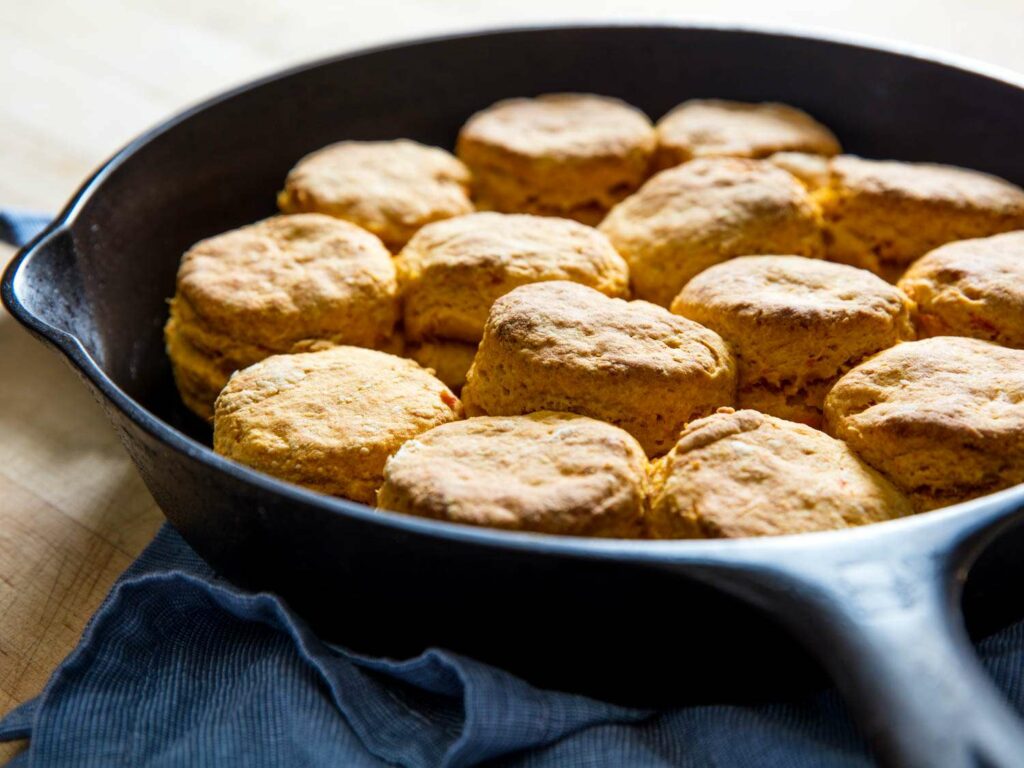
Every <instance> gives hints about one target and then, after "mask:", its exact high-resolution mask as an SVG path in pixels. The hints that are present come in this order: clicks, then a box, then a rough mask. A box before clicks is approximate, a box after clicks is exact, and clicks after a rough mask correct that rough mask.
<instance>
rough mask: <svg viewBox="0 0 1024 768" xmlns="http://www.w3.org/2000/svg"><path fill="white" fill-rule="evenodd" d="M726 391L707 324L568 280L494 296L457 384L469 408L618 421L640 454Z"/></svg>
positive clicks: (728, 384) (720, 355)
mask: <svg viewBox="0 0 1024 768" xmlns="http://www.w3.org/2000/svg"><path fill="white" fill-rule="evenodd" d="M735 393H736V369H735V364H734V362H733V358H732V354H731V353H730V352H729V348H728V347H727V346H726V344H725V342H724V341H722V339H721V338H720V337H719V336H718V335H717V334H716V333H714V332H713V331H710V330H708V329H707V328H704V327H703V326H701V325H698V324H697V323H694V322H692V321H690V320H687V319H686V318H683V317H678V316H676V315H673V314H671V313H669V312H668V311H667V310H665V309H663V308H661V307H657V306H655V305H653V304H648V303H647V302H645V301H632V302H628V301H623V300H622V299H610V298H608V297H607V296H605V295H604V294H602V293H600V292H598V291H595V290H594V289H593V288H587V287H586V286H583V285H578V284H577V283H568V282H548V283H533V284H531V285H524V286H522V287H520V288H516V289H515V290H514V291H512V292H511V293H508V294H506V295H505V296H503V297H502V298H500V299H498V300H497V301H496V302H495V303H494V306H493V307H492V308H491V314H490V316H489V317H488V318H487V325H486V327H485V328H484V338H483V341H481V342H480V348H479V349H478V350H477V354H476V358H475V359H474V361H473V367H472V368H470V370H469V375H468V377H467V380H466V386H465V387H463V390H462V394H463V398H464V402H465V405H466V409H467V413H469V414H470V415H474V416H479V415H490V416H508V415H514V414H521V413H531V412H533V411H544V410H550V411H567V412H570V413H578V414H581V415H584V416H591V417H593V418H595V419H601V420H602V421H607V422H609V423H611V424H615V425H617V426H619V427H622V428H623V429H625V430H626V431H627V432H629V433H630V434H631V435H633V437H635V438H636V439H637V440H639V441H640V444H641V445H642V446H643V448H644V450H645V451H646V452H647V453H648V454H649V455H657V454H660V453H664V452H665V451H667V450H668V449H669V448H671V447H672V445H673V443H675V440H676V436H677V435H678V434H679V431H680V430H681V429H682V428H683V426H685V424H686V423H687V422H688V421H690V420H691V419H695V418H698V417H700V416H705V415H707V414H708V413H711V412H712V411H714V409H715V408H717V407H718V406H720V405H729V404H731V403H733V401H734V398H735Z"/></svg>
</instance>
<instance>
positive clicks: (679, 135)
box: [655, 99, 841, 168]
mask: <svg viewBox="0 0 1024 768" xmlns="http://www.w3.org/2000/svg"><path fill="white" fill-rule="evenodd" d="M655 131H656V132H657V134H658V152H657V160H656V164H657V166H658V168H671V167H672V166H675V165H679V164H680V163H685V162H686V161H687V160H692V159H694V158H695V157H752V158H763V157H767V156H768V155H771V154H772V153H774V152H807V153H810V154H817V155H836V154H838V153H839V152H840V151H841V149H840V146H839V141H838V140H837V139H836V137H835V135H834V134H833V133H832V131H830V130H829V129H828V128H826V127H825V126H824V125H822V124H821V123H819V122H818V121H817V120H815V119H814V118H813V117H811V116H810V115H808V114H807V113H806V112H804V111H803V110H800V109H797V108H796V107H791V106H789V105H788V104H779V103H775V102H763V103H760V104H751V103H747V102H740V101H726V100H723V99H692V100H690V101H684V102H683V103H682V104H680V105H679V106H677V107H676V108H675V109H673V110H672V111H671V112H669V113H668V114H666V115H665V116H664V117H663V118H661V120H659V121H658V123H657V125H656V126H655Z"/></svg>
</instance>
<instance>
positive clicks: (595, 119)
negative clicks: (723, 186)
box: [456, 93, 655, 224]
mask: <svg viewBox="0 0 1024 768" xmlns="http://www.w3.org/2000/svg"><path fill="white" fill-rule="evenodd" d="M654 147H655V138H654V129H653V128H652V126H651V121H650V120H649V119H648V118H647V116H646V115H645V114H644V113H643V112H641V111H640V110H638V109H636V108H634V107H631V106H629V105H628V104H626V103H625V102H622V101H619V100H618V99H613V98H609V97H607V96H594V95H591V94H582V93H552V94H546V95H543V96H537V97H536V98H532V99H507V100H505V101H499V102H498V103H496V104H493V105H492V106H490V107H488V108H487V109H485V110H483V111H481V112H477V113H476V114H475V115H473V116H472V117H470V119H469V120H468V121H467V122H466V124H465V125H464V126H463V127H462V130H461V131H460V132H459V139H458V146H457V149H456V152H457V154H458V156H459V158H461V159H462V161H463V162H464V163H465V164H466V165H467V166H469V168H470V169H471V170H472V172H473V194H474V198H475V200H476V203H477V205H478V206H479V207H480V208H485V209H490V210H495V211H504V212H506V213H536V214H541V215H544V216H562V217H565V218H569V219H576V220H577V221H581V222H583V223H584V224H597V222H599V221H600V220H601V219H602V218H603V217H604V214H605V213H606V212H607V211H608V209H609V208H611V207H612V206H613V205H615V203H617V202H618V201H619V200H621V199H622V198H624V197H625V196H626V195H628V194H630V193H631V192H632V191H633V190H635V189H636V188H637V187H639V186H640V185H641V184H642V183H643V181H644V179H645V178H647V175H648V172H649V166H650V162H651V158H652V156H653V154H654Z"/></svg>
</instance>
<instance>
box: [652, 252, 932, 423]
mask: <svg viewBox="0 0 1024 768" xmlns="http://www.w3.org/2000/svg"><path fill="white" fill-rule="evenodd" d="M911 308H912V304H911V302H910V300H909V299H908V298H907V297H906V296H905V295H904V294H903V292H902V291H901V290H900V289H899V288H897V287H896V286H894V285H890V284H889V283H887V282H885V281H884V280H882V279H881V278H880V277H878V276H876V275H873V274H872V273H870V272H868V271H866V270H863V269H856V268H854V267H848V266H846V265H844V264H832V263H830V262H827V261H820V260H818V259H805V258H803V257H801V256H743V257H740V258H737V259H732V260H731V261H726V262H724V263H722V264H717V265H715V266H713V267H711V268H709V269H706V270H704V271H703V272H701V273H700V274H699V275H697V276H696V277H695V278H693V279H692V280H691V281H690V282H689V283H687V284H686V287H685V288H683V290H682V291H681V292H680V294H679V295H678V296H677V297H676V299H675V301H674V302H672V311H673V312H675V313H676V314H679V315H683V316H684V317H688V318H690V319H691V320H694V321H696V322H698V323H700V324H701V325H704V326H706V327H708V328H710V329H711V330H713V331H715V332H716V333H718V334H719V335H720V336H721V337H722V338H724V339H725V340H726V341H727V342H728V343H729V346H730V347H731V348H732V351H733V354H734V355H735V356H736V364H737V368H738V373H739V389H738V392H737V402H738V404H739V406H740V407H742V408H756V409H757V410H759V411H763V412H765V413H770V414H771V415H773V416H779V417H782V418H785V419H791V420H793V421H800V422H803V423H805V424H809V425H810V426H812V427H817V426H820V424H821V408H822V404H823V403H824V400H825V394H826V393H827V391H828V390H829V388H830V387H831V386H832V384H833V383H835V380H836V379H837V378H839V376H841V375H842V374H843V373H845V372H846V371H848V370H849V369H850V368H852V367H853V366H854V365H856V364H857V363H859V362H860V361H861V360H863V359H864V358H866V357H867V356H868V355H872V354H874V353H875V352H878V351H879V350H882V349H886V348H887V347H891V346H892V345H893V344H896V343H898V342H900V341H903V340H906V339H912V338H914V327H913V324H912V321H911V314H910V313H911Z"/></svg>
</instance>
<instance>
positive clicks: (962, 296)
mask: <svg viewBox="0 0 1024 768" xmlns="http://www.w3.org/2000/svg"><path fill="white" fill-rule="evenodd" d="M899 285H900V288H902V289H903V290H904V291H906V292H907V294H908V295H909V296H910V297H911V298H912V299H913V300H914V301H915V302H917V326H918V332H919V333H920V335H921V336H973V337H974V338H976V339H985V340H987V341H994V342H996V343H997V344H1002V345H1003V346H1007V347H1016V348H1018V349H1020V348H1024V232H1008V233H1006V234H1002V235H993V236H992V237H985V238H979V239H977V240H962V241H959V242H956V243H949V244H948V245H943V246H942V247H940V248H936V249H935V250H934V251H931V252H930V253H928V254H927V255H925V256H923V257H921V258H920V259H918V260H917V261H915V262H914V263H913V264H912V265H911V266H910V269H908V270H907V271H906V272H905V273H904V275H903V278H902V279H901V280H900V283H899Z"/></svg>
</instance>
